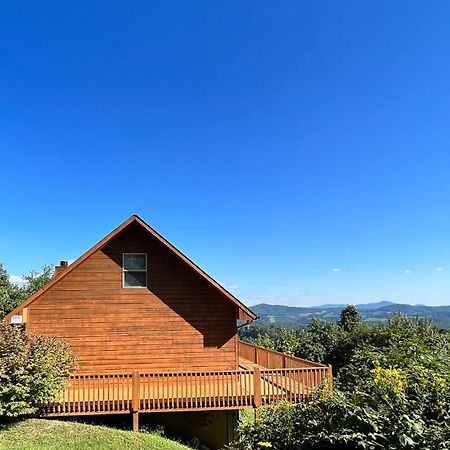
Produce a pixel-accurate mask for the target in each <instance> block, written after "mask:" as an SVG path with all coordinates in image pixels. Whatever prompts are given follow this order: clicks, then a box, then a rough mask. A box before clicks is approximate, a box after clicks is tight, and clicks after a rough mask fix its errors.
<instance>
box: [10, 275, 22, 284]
mask: <svg viewBox="0 0 450 450" xmlns="http://www.w3.org/2000/svg"><path fill="white" fill-rule="evenodd" d="M9 281H10V282H11V283H13V284H17V286H23V285H24V284H25V280H24V278H23V277H21V276H20V275H10V276H9Z"/></svg>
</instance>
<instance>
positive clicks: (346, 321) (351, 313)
mask: <svg viewBox="0 0 450 450" xmlns="http://www.w3.org/2000/svg"><path fill="white" fill-rule="evenodd" d="M361 323H362V318H361V314H360V313H359V311H358V309H357V308H356V306H354V305H347V306H346V307H345V308H344V309H343V310H342V311H341V320H340V321H339V326H341V327H342V328H343V329H344V330H345V331H348V332H351V331H353V330H354V329H355V328H356V327H358V326H359V325H361Z"/></svg>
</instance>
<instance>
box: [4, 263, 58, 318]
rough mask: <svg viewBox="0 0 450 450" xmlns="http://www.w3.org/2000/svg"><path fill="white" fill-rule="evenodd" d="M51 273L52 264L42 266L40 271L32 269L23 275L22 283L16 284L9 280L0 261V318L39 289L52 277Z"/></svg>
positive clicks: (52, 270) (52, 272) (52, 269)
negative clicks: (20, 284)
mask: <svg viewBox="0 0 450 450" xmlns="http://www.w3.org/2000/svg"><path fill="white" fill-rule="evenodd" d="M53 274H54V268H53V266H44V267H43V268H42V270H41V271H40V272H38V271H36V270H32V271H31V272H30V273H29V274H28V275H24V276H23V279H24V285H23V286H17V285H16V284H14V283H12V282H11V280H10V277H9V275H8V272H7V271H6V269H5V268H4V266H3V264H2V263H0V319H2V318H3V317H5V316H6V314H8V313H9V312H11V311H12V310H13V309H14V308H15V307H16V306H18V305H19V304H20V303H22V302H23V301H24V300H26V299H27V298H28V297H29V296H30V295H33V294H34V293H35V292H36V291H38V290H39V289H41V288H42V287H43V286H44V285H45V284H46V283H48V281H50V280H51V279H52V278H53Z"/></svg>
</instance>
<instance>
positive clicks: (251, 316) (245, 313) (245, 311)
mask: <svg viewBox="0 0 450 450" xmlns="http://www.w3.org/2000/svg"><path fill="white" fill-rule="evenodd" d="M132 223H138V224H139V225H141V226H142V227H143V228H144V229H145V230H146V231H147V232H148V233H149V234H151V235H152V236H153V237H155V238H156V239H157V240H158V241H160V242H161V243H162V244H163V245H164V246H165V247H167V248H168V249H169V250H170V251H171V252H172V253H174V254H175V255H176V256H177V257H178V258H179V259H180V260H181V261H183V262H184V263H185V264H186V265H187V266H188V267H190V268H191V269H192V270H193V271H194V272H196V273H197V274H198V275H200V277H201V278H203V279H204V280H205V281H206V282H207V283H209V284H210V285H211V286H212V287H214V288H215V289H216V290H217V291H219V292H220V293H221V294H222V295H223V296H224V297H226V298H227V300H229V301H230V302H232V303H234V304H235V305H236V306H237V308H238V310H239V316H238V318H239V320H245V321H247V322H251V321H252V320H256V319H257V318H258V316H257V315H256V314H255V313H254V312H253V311H251V310H250V309H249V308H247V307H246V306H245V305H244V304H243V303H242V302H241V301H240V300H238V299H237V298H236V297H235V296H234V295H233V294H231V292H228V291H227V290H226V289H225V288H224V287H223V286H222V285H221V284H219V283H218V282H217V281H216V280H214V279H213V278H212V277H210V276H209V275H208V274H207V273H206V272H205V271H204V270H202V269H201V268H200V267H199V266H197V265H196V264H195V263H194V262H193V261H191V260H190V259H189V258H188V257H187V256H186V255H184V254H183V253H182V252H181V251H180V250H178V249H177V248H176V247H175V246H174V245H172V244H171V243H170V242H169V241H168V240H167V239H165V238H164V237H163V236H161V235H160V234H159V233H158V232H157V231H156V230H154V229H153V228H152V227H151V226H150V225H148V224H147V223H146V222H144V221H143V220H142V219H141V218H140V217H139V216H137V215H136V214H134V215H132V216H131V217H130V218H128V219H127V220H125V222H123V223H122V224H121V225H119V226H118V227H117V228H116V229H115V230H113V231H111V233H109V234H108V235H107V236H105V237H104V238H103V239H102V240H101V241H99V242H97V244H95V245H94V246H93V247H91V248H90V249H89V250H88V251H87V252H86V253H84V254H83V255H81V256H80V257H79V258H78V259H77V260H76V261H74V262H73V263H72V264H70V265H69V266H68V267H67V269H66V270H64V271H62V272H60V273H59V274H58V275H56V276H55V278H53V279H52V280H51V281H49V282H48V283H47V284H46V285H45V286H44V287H43V288H42V289H39V291H37V292H35V293H34V294H33V295H31V296H30V297H29V298H28V299H27V300H25V301H24V302H22V303H21V304H20V305H19V306H17V307H16V308H14V309H13V310H12V311H11V312H10V313H9V314H7V315H6V316H5V318H4V319H3V320H5V321H8V322H9V320H10V318H11V316H13V315H14V314H17V313H19V312H21V311H22V310H23V308H26V307H27V306H28V305H30V304H31V303H33V302H34V301H35V300H36V299H38V298H39V297H40V296H41V295H42V294H43V293H44V292H47V291H48V290H49V289H51V288H52V287H53V286H54V285H55V284H57V283H58V282H59V281H61V280H62V279H63V278H64V277H65V276H66V275H67V274H69V273H70V272H72V270H74V269H75V268H76V267H78V266H79V265H80V264H81V263H82V262H83V261H85V260H86V259H87V258H89V256H91V255H92V254H93V253H95V252H96V251H97V250H100V249H102V248H103V247H104V246H105V245H106V244H108V243H109V242H110V241H111V240H112V239H113V238H114V237H116V236H117V235H118V234H119V233H120V232H121V231H123V230H124V229H125V228H127V227H128V226H129V225H131V224H132Z"/></svg>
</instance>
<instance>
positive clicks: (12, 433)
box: [0, 419, 188, 450]
mask: <svg viewBox="0 0 450 450" xmlns="http://www.w3.org/2000/svg"><path fill="white" fill-rule="evenodd" d="M0 449H2V450H3V449H5V450H6V449H8V450H9V449H11V450H61V449H64V450H83V449H86V450H87V449H96V450H106V449H107V450H123V449H130V450H138V449H145V450H188V447H186V446H184V445H181V444H179V443H178V442H175V441H171V440H169V439H166V438H164V437H161V436H158V435H155V434H151V433H133V432H131V431H122V430H117V429H114V428H108V427H105V426H98V425H86V424H83V423H77V422H64V421H59V420H44V419H28V420H23V421H20V422H15V423H11V424H4V425H0Z"/></svg>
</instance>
